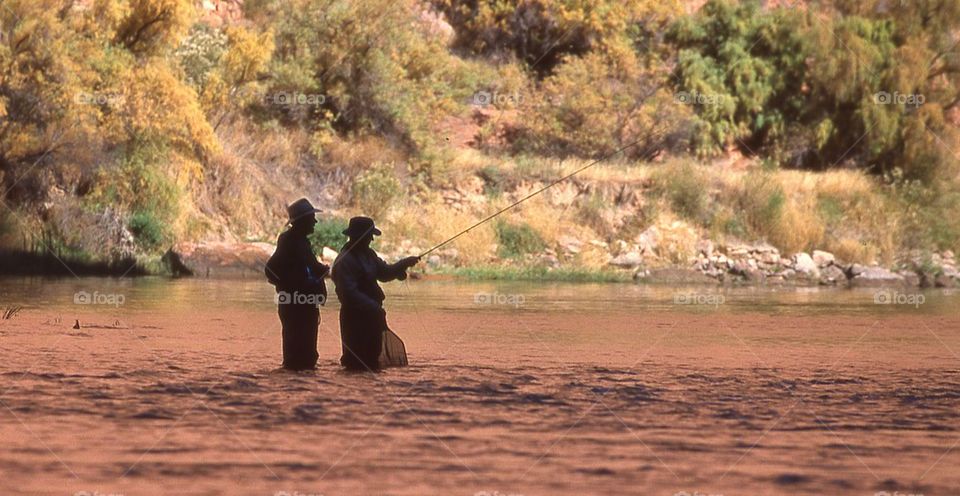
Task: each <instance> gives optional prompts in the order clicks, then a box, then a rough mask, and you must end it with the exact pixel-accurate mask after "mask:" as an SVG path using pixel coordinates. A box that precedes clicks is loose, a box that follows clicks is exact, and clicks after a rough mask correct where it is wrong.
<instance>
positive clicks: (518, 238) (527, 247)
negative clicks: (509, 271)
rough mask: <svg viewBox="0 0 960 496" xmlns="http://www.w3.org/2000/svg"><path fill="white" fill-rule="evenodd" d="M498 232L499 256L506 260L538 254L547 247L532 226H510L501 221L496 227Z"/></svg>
mask: <svg viewBox="0 0 960 496" xmlns="http://www.w3.org/2000/svg"><path fill="white" fill-rule="evenodd" d="M494 229H495V230H496V232H497V243H498V245H499V246H498V248H497V254H498V255H500V256H501V257H504V258H518V257H522V256H523V255H526V254H528V253H537V252H540V251H542V250H543V249H544V248H546V247H547V244H546V242H544V240H543V238H541V237H540V234H538V233H537V231H535V230H534V229H533V228H532V227H530V225H528V224H525V223H521V224H510V223H508V222H506V221H503V220H500V221H497V223H496V224H495V226H494Z"/></svg>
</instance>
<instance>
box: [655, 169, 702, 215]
mask: <svg viewBox="0 0 960 496" xmlns="http://www.w3.org/2000/svg"><path fill="white" fill-rule="evenodd" d="M652 179H653V189H654V192H655V193H656V194H658V195H659V196H661V197H663V198H665V199H666V200H667V202H668V203H669V205H670V208H671V209H672V210H673V211H674V212H676V213H677V214H679V215H680V216H682V217H684V218H685V219H687V220H691V221H694V222H703V221H705V220H706V215H707V212H706V210H707V205H708V203H709V196H708V189H707V186H708V184H707V177H706V175H705V174H704V173H703V172H702V171H700V170H699V169H697V167H696V166H694V165H693V164H690V163H687V162H684V163H681V164H665V165H663V166H661V167H659V168H658V169H657V170H656V172H655V173H654V175H653V178H652Z"/></svg>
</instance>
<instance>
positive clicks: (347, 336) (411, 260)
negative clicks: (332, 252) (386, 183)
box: [265, 198, 420, 370]
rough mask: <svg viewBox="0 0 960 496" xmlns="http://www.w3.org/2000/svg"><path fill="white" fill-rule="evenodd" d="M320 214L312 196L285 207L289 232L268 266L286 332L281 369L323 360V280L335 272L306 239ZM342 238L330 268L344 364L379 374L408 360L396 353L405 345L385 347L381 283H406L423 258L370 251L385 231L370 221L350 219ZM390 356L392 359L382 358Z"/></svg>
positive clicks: (384, 320) (278, 241) (282, 236)
mask: <svg viewBox="0 0 960 496" xmlns="http://www.w3.org/2000/svg"><path fill="white" fill-rule="evenodd" d="M318 212H320V210H319V209H317V208H314V207H313V205H311V204H310V202H309V201H308V200H307V199H306V198H301V199H300V200H297V201H296V202H294V203H293V204H291V205H290V206H289V207H287V216H288V219H289V220H288V223H289V224H290V228H289V229H287V230H286V231H284V232H283V233H282V234H280V237H279V238H278V239H277V249H276V252H274V254H273V256H272V257H270V260H269V261H268V262H267V266H266V269H265V272H266V275H267V279H268V280H269V281H270V283H271V284H273V285H274V287H275V288H276V291H277V307H278V314H279V315H280V323H281V325H282V327H283V331H282V339H283V367H284V368H287V369H291V370H304V369H311V368H314V367H315V366H316V364H317V359H318V354H317V328H318V326H319V324H320V311H319V308H318V305H322V304H323V303H324V302H325V301H326V296H327V289H326V284H325V278H326V277H327V276H328V275H330V273H331V270H330V267H329V266H327V265H324V264H322V263H320V262H318V261H317V257H316V255H315V254H314V252H313V249H312V247H311V246H310V241H309V239H308V236H309V235H310V234H311V233H312V232H313V229H314V226H315V225H316V224H317V219H316V214H317V213H318ZM343 234H345V235H346V236H347V238H348V240H347V242H346V244H344V245H343V247H342V248H341V250H340V254H339V255H338V256H337V258H336V260H334V262H333V271H332V278H333V281H334V284H335V285H336V292H337V298H338V299H339V300H340V340H341V344H342V356H341V358H340V364H341V365H343V366H344V367H346V368H347V369H351V370H379V369H380V368H381V365H383V364H389V363H391V362H392V363H393V364H406V357H405V356H403V357H396V356H395V355H396V354H397V353H398V351H397V350H398V349H399V353H403V350H402V343H401V344H399V345H397V344H395V343H388V344H390V345H391V346H384V335H385V334H388V337H389V336H390V335H391V334H392V333H390V331H389V329H388V328H387V321H386V311H385V310H384V308H383V301H384V299H385V297H384V294H383V290H382V289H380V285H379V284H378V282H388V281H393V280H404V279H406V278H407V269H409V268H410V267H412V266H414V265H416V264H417V262H419V261H420V258H419V257H407V258H404V259H402V260H400V261H398V262H397V263H394V264H388V263H386V262H385V261H384V260H383V259H382V258H380V257H379V256H378V255H377V253H376V252H375V251H374V250H373V249H372V248H370V243H371V242H372V241H373V238H374V236H378V235H380V234H381V232H380V230H379V229H377V227H376V225H375V224H374V222H373V219H370V218H369V217H354V218H352V219H350V223H349V225H348V227H347V229H346V230H344V231H343ZM392 339H393V340H394V341H398V340H397V339H396V338H395V337H393V338H392ZM397 346H399V348H397ZM391 353H392V354H393V355H394V356H392V357H390V356H388V357H384V356H383V355H384V354H387V355H389V354H391ZM404 355H405V353H404ZM385 358H386V360H385Z"/></svg>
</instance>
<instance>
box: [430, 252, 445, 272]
mask: <svg viewBox="0 0 960 496" xmlns="http://www.w3.org/2000/svg"><path fill="white" fill-rule="evenodd" d="M441 262H442V260H441V259H440V255H437V254H436V253H434V254H432V255H430V256H429V257H427V265H429V266H430V267H431V268H434V269H435V268H437V267H439V266H440V263H441Z"/></svg>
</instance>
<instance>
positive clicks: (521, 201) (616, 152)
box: [417, 140, 640, 258]
mask: <svg viewBox="0 0 960 496" xmlns="http://www.w3.org/2000/svg"><path fill="white" fill-rule="evenodd" d="M639 142H640V140H636V141H634V142H632V143H630V144H628V145H626V146H624V147H622V148H619V149H617V150H614V151H613V152H611V153H610V154H609V155H607V156H605V157H600V158H598V159H596V160H594V161H593V162H590V163H589V164H587V165H584V166H583V167H581V168H579V169H577V170H575V171H573V172H571V173H569V174H567V175H566V176H563V177H561V178H560V179H557V180H556V181H553V182H552V183H550V184H547V185H546V186H544V187H542V188H540V189H538V190H536V191H534V192H533V193H530V194H529V195H527V196H524V197H523V198H521V199H519V200H517V201H515V202H513V203H511V204H510V205H508V206H506V207H504V208H501V209H500V210H497V211H496V212H494V213H492V214H490V215H488V216H486V217H484V218H483V219H481V220H480V221H478V222H477V223H475V224H473V225H472V226H470V227H468V228H466V229H464V230H462V231H460V232H458V233H457V234H456V235H454V236H453V237H451V238H448V239H447V240H446V241H444V242H442V243H440V244H438V245H436V246H434V247H433V248H430V249H429V250H427V251H425V252H423V253H421V254H420V255H419V256H418V257H417V258H423V257H425V256H427V255H429V254H430V252H432V251H434V250H436V249H438V248H441V247H442V246H444V245H446V244H447V243H450V242H451V241H453V240H455V239H457V238H459V237H460V236H463V235H464V234H467V233H468V232H470V231H471V230H473V229H474V228H476V227H478V226H482V225H483V224H486V223H487V222H489V221H490V220H491V219H493V218H495V217H497V216H498V215H500V214H502V213H504V212H506V211H507V210H510V209H512V208H514V207H516V206H517V205H520V204H521V203H523V202H525V201H527V200H529V199H531V198H533V197H534V196H537V195H539V194H540V193H543V192H544V191H546V190H548V189H550V188H552V187H554V186H556V185H557V184H560V183H562V182H563V181H566V180H567V179H570V178H571V177H573V176H575V175H577V174H579V173H581V172H583V171H585V170H587V169H589V168H591V167H593V166H594V165H597V164H599V163H600V162H603V161H604V160H607V159H609V158H611V157H613V156H615V155H616V154H618V153H622V152H623V151H624V150H626V149H628V148H630V147H633V146H636V144H637V143H639Z"/></svg>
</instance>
